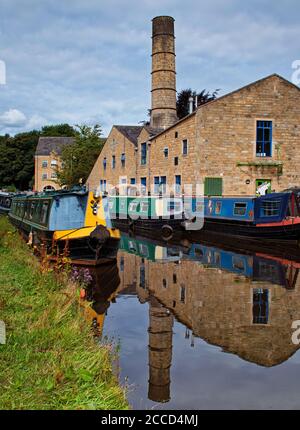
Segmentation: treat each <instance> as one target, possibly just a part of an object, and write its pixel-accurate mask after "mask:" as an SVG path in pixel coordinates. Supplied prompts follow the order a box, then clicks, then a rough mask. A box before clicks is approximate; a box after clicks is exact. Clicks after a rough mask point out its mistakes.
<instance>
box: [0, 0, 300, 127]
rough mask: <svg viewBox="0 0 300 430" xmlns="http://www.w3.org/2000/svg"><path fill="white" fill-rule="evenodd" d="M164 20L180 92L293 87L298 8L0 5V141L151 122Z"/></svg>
mask: <svg viewBox="0 0 300 430" xmlns="http://www.w3.org/2000/svg"><path fill="white" fill-rule="evenodd" d="M157 15H171V16H173V17H174V19H175V33H176V55H177V56H176V67H177V91H180V90H181V89H184V88H190V87H191V88H193V89H195V90H198V91H201V90H202V89H204V88H205V89H207V90H210V91H213V90H215V89H217V88H220V89H221V91H220V93H219V94H220V95H223V94H226V93H227V92H229V91H232V90H234V89H237V88H240V87H242V86H244V85H246V84H248V83H250V82H254V81H256V80H257V79H260V78H262V77H264V76H267V75H270V74H272V73H278V74H280V75H282V76H283V77H285V78H286V79H288V80H292V79H293V73H295V70H294V69H293V68H292V64H293V63H294V62H296V61H297V60H299V59H300V49H299V46H300V45H299V40H300V26H299V18H300V2H299V0H285V1H278V0H276V1H274V0H248V1H243V0H210V1H207V0H205V1H204V0H184V1H183V0H151V1H150V0H126V1H125V0H109V1H102V0H51V1H50V0H43V1H41V0H0V134H5V133H9V134H12V135H13V134H15V133H20V132H23V131H27V130H32V129H39V128H40V127H42V126H43V125H46V124H58V123H65V122H67V123H69V124H71V125H75V124H89V125H94V124H96V123H98V124H101V126H102V128H103V133H104V135H107V134H108V133H109V131H110V129H111V126H112V125H113V124H121V125H125V124H133V125H134V124H138V123H139V122H140V121H143V120H146V119H147V110H148V109H149V108H150V85H151V81H150V79H151V78H150V71H151V56H150V55H151V20H152V18H153V17H155V16H157ZM295 64H296V66H295ZM294 67H298V68H299V69H300V61H299V62H298V63H294ZM294 76H295V75H294ZM299 76H300V73H299ZM299 83H300V82H299Z"/></svg>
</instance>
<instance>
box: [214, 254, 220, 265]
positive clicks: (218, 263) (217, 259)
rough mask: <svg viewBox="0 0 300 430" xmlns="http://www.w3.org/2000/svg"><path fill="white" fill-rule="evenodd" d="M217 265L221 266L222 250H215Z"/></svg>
mask: <svg viewBox="0 0 300 430" xmlns="http://www.w3.org/2000/svg"><path fill="white" fill-rule="evenodd" d="M215 265H216V266H220V265H221V254H220V252H218V251H216V252H215Z"/></svg>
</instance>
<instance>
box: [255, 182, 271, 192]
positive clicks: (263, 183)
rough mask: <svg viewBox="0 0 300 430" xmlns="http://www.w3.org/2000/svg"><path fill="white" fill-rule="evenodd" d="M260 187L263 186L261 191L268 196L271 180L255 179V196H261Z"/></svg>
mask: <svg viewBox="0 0 300 430" xmlns="http://www.w3.org/2000/svg"><path fill="white" fill-rule="evenodd" d="M262 185H263V186H264V187H263V189H264V190H265V194H270V193H271V192H272V181H271V179H256V181H255V186H256V194H257V195H262V194H263V190H262V188H261V186H262ZM267 185H268V188H267V189H266V186H267ZM259 191H260V192H259Z"/></svg>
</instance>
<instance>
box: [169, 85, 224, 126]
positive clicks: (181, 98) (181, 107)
mask: <svg viewBox="0 0 300 430" xmlns="http://www.w3.org/2000/svg"><path fill="white" fill-rule="evenodd" d="M219 91H220V90H219V89H217V90H215V91H214V92H213V93H210V92H209V91H206V90H205V89H204V90H202V91H201V92H199V93H197V91H194V90H192V89H191V88H187V89H185V90H181V91H180V92H179V93H178V95H177V101H176V109H177V116H178V119H181V118H184V117H185V116H187V115H188V114H189V98H190V97H193V110H195V109H196V107H199V106H201V105H203V104H205V103H208V102H210V101H212V100H215V99H216V98H217V96H218V93H219Z"/></svg>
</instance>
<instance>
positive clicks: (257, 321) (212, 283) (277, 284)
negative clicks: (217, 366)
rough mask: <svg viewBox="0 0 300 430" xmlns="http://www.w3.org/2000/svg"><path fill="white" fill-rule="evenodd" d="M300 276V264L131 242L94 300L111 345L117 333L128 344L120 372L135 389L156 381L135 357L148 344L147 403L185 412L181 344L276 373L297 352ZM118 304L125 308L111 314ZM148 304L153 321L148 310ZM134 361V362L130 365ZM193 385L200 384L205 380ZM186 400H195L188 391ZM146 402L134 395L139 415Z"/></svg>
mask: <svg viewBox="0 0 300 430" xmlns="http://www.w3.org/2000/svg"><path fill="white" fill-rule="evenodd" d="M299 259H300V258H299ZM299 267H300V263H299V261H296V260H289V259H287V258H286V257H285V258H281V257H280V256H278V255H276V256H274V255H272V253H271V252H270V255H268V254H267V253H266V251H265V250H264V252H261V251H260V250H258V251H257V252H252V253H251V254H249V252H247V251H239V252H237V251H236V250H235V252H233V251H232V250H230V249H228V247H227V249H223V248H222V247H221V246H216V245H215V244H214V245H209V244H207V243H206V244H191V243H188V242H186V241H180V242H178V243H171V244H167V245H166V244H165V243H163V242H160V241H157V240H155V239H152V240H149V239H147V240H146V239H142V238H137V237H130V236H128V235H125V234H124V235H123V236H122V241H121V247H120V250H119V254H118V263H117V265H116V264H115V265H114V264H112V265H109V266H104V267H102V268H101V267H100V268H98V269H96V270H95V271H94V273H93V277H94V283H93V285H92V286H91V287H90V288H89V289H88V290H87V296H86V297H87V300H89V301H90V305H89V306H88V308H89V312H90V313H91V320H92V321H93V324H94V328H95V327H96V326H97V333H98V335H99V336H100V337H101V334H102V331H103V324H104V319H105V315H106V314H107V315H108V317H109V316H110V315H111V318H112V319H110V320H109V321H107V326H106V333H107V335H108V336H109V335H110V330H111V331H113V330H115V331H116V332H117V333H118V335H119V336H120V338H121V345H122V340H123V347H122V346H121V368H122V367H123V369H126V370H124V371H125V372H126V371H128V373H130V375H129V376H130V382H131V383H133V384H135V381H137V380H139V381H140V380H143V377H144V375H145V374H146V373H147V368H146V363H145V366H144V367H143V368H142V369H140V368H139V366H138V365H137V363H138V361H139V360H141V359H142V356H143V355H142V353H140V355H135V356H134V357H132V354H131V351H132V350H133V349H134V348H136V349H137V350H139V351H142V350H144V349H146V348H147V345H148V366H149V369H148V377H147V385H148V386H147V395H148V400H150V401H152V402H155V403H159V404H163V403H166V404H167V405H171V406H172V407H181V406H180V402H179V401H178V402H176V398H177V397H178V393H177V390H178V388H177V389H176V386H177V384H175V387H174V389H172V386H171V375H172V380H173V381H174V380H176V378H177V377H178V378H179V374H178V375H177V373H178V371H177V370H175V369H174V371H172V362H174V360H175V361H176V360H180V357H179V355H178V353H177V352H176V353H175V356H174V345H175V346H176V348H175V349H176V351H177V349H181V350H182V348H185V347H186V345H187V342H188V344H189V345H190V346H191V347H193V346H194V345H195V339H197V338H200V339H202V340H204V341H206V342H207V343H208V344H210V345H216V346H218V347H221V348H222V350H223V351H225V352H228V353H231V354H234V355H235V356H238V357H240V358H241V359H242V360H243V361H244V362H251V363H255V364H256V365H259V366H264V367H269V368H270V367H273V366H277V365H279V364H280V363H283V362H285V361H287V360H288V359H289V358H290V357H291V356H292V355H293V354H294V353H295V352H296V351H297V349H298V348H299V347H298V346H297V345H294V344H293V343H292V341H291V335H292V330H291V325H292V321H294V320H299V319H300V296H299V282H300V281H299V276H298V275H299ZM130 297H131V298H134V297H137V298H138V301H139V302H138V303H139V305H138V306H139V308H138V307H137V306H136V304H135V305H134V306H133V304H132V303H130V302H128V298H129V299H130ZM123 298H124V299H126V300H124V301H123ZM112 302H116V303H117V304H116V305H115V306H116V307H113V309H112V307H111V308H110V309H109V307H110V304H111V303H112ZM118 303H119V307H118ZM135 303H136V302H135ZM146 303H147V304H148V307H149V312H147V311H146V310H145V308H144V307H141V305H142V304H146ZM118 310H119V311H118ZM111 311H112V312H111ZM110 312H111V313H110ZM123 312H124V314H123ZM121 315H122V321H121V322H120V321H119V320H118V316H120V318H121ZM124 315H125V318H124ZM145 315H147V318H146V319H145ZM117 320H118V321H117ZM116 321H117V323H116ZM178 323H180V324H182V325H183V326H184V327H185V329H184V330H185V333H184V339H182V338H180V339H179V338H178V336H177V333H176V331H180V330H181V329H180V330H179V328H178ZM147 330H148V333H147ZM132 333H134V335H133V334H132ZM147 336H148V339H146V338H147ZM175 340H176V342H175ZM174 342H175V343H174ZM128 345H130V348H131V350H130V349H129V346H128ZM126 346H128V348H127V349H126ZM129 356H130V359H131V360H133V361H134V363H129V362H128V361H127V360H128V357H129ZM172 356H173V357H172ZM195 359H196V360H198V359H199V357H197V358H195V356H193V357H189V360H194V362H193V363H192V362H191V361H190V362H187V363H186V367H185V371H186V372H189V366H190V367H191V369H192V368H193V369H194V368H195V366H196V362H195ZM122 360H123V362H122ZM135 364H136V367H135ZM130 366H131V367H130ZM199 366H200V364H199ZM201 366H203V363H202V364H201ZM196 367H197V366H196ZM208 367H209V366H208V365H207V369H208ZM176 369H177V367H176ZM191 371H192V370H191ZM140 373H142V375H140ZM126 376H128V375H126ZM192 376H193V375H192ZM193 378H194V380H195V384H196V381H197V375H195V377H193ZM172 383H173V382H172ZM197 383H199V381H197ZM143 384H144V385H146V380H144V382H143ZM140 385H141V383H140ZM270 388H271V387H270ZM181 389H182V388H181ZM141 390H142V389H141ZM143 390H144V391H145V390H146V387H143ZM143 390H142V391H143ZM137 391H138V390H137ZM185 396H186V398H189V393H188V392H187V391H186V392H185ZM138 399H139V394H137V395H136V396H135V395H134V393H133V394H132V396H131V401H132V403H133V406H134V407H138V406H139V405H138ZM193 401H195V396H193V399H192V387H191V400H190V403H189V407H191V408H192V407H194V406H195V407H200V406H199V405H198V404H197V403H195V405H193ZM237 403H238V401H237ZM145 404H147V405H148V406H151V405H152V404H151V403H150V404H148V403H147V402H145V403H144V405H143V407H144V406H145ZM242 406H244V407H246V405H242ZM167 407H168V406H167ZM219 407H220V406H219ZM231 407H232V405H231Z"/></svg>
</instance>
